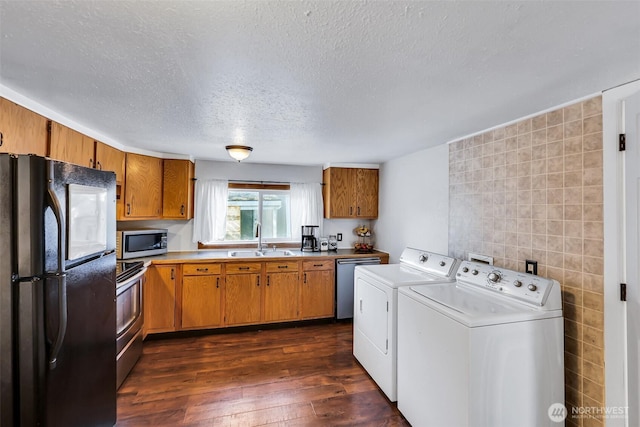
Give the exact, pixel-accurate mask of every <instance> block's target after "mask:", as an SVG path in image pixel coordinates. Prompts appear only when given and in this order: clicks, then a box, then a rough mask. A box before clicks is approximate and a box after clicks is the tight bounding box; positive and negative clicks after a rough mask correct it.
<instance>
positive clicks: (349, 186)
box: [322, 168, 378, 219]
mask: <svg viewBox="0 0 640 427" xmlns="http://www.w3.org/2000/svg"><path fill="white" fill-rule="evenodd" d="M322 179H323V183H324V187H323V189H322V191H323V197H324V217H325V218H362V219H372V218H377V217H378V169H364V168H327V169H325V170H324V171H323V172H322Z"/></svg>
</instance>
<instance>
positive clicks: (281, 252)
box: [263, 249, 297, 257]
mask: <svg viewBox="0 0 640 427" xmlns="http://www.w3.org/2000/svg"><path fill="white" fill-rule="evenodd" d="M263 253H264V256H269V257H277V256H296V255H297V254H296V253H295V252H292V251H289V250H286V249H285V250H275V251H273V250H271V251H264V252H263Z"/></svg>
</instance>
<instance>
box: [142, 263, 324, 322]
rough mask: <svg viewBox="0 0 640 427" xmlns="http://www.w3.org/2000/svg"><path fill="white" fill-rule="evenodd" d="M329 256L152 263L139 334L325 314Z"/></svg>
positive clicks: (307, 317) (312, 316) (288, 319)
mask: <svg viewBox="0 0 640 427" xmlns="http://www.w3.org/2000/svg"><path fill="white" fill-rule="evenodd" d="M334 272H335V260H334V259H319V260H308V259H307V260H304V258H302V259H300V258H299V259H296V260H292V259H286V260H270V261H238V262H187V263H184V264H153V265H152V266H151V267H149V269H148V270H147V281H146V283H145V288H144V310H145V312H144V318H145V334H147V333H161V332H170V331H179V330H193V329H209V328H221V327H227V326H241V325H258V324H263V323H273V322H290V321H298V320H307V319H321V318H331V317H333V316H334V313H335V277H334Z"/></svg>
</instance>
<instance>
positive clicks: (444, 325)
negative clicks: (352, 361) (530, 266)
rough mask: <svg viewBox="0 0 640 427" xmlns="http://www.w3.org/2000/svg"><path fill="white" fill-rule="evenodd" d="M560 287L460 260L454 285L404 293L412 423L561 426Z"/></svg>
mask: <svg viewBox="0 0 640 427" xmlns="http://www.w3.org/2000/svg"><path fill="white" fill-rule="evenodd" d="M563 340H564V327H563V321H562V301H561V295H560V285H559V283H558V282H557V281H555V280H551V279H545V278H542V277H538V276H533V275H530V274H525V273H519V272H516V271H511V270H506V269H500V268H496V267H494V266H490V265H486V264H478V263H473V262H469V261H463V262H462V263H461V264H460V268H459V269H458V272H457V281H456V283H455V284H454V285H451V284H448V285H433V286H412V287H405V288H401V289H400V291H399V296H398V409H399V410H400V412H402V414H403V415H404V416H405V418H406V419H407V420H408V421H409V422H410V423H411V424H412V425H413V426H414V427H420V426H438V427H446V426H452V427H464V426H470V427H512V426H521V427H526V426H532V427H540V426H558V425H559V424H558V423H556V422H554V421H552V420H551V418H550V417H549V415H548V410H549V406H550V405H552V404H554V403H564V354H563V353H564V345H563Z"/></svg>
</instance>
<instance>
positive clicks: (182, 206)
mask: <svg viewBox="0 0 640 427" xmlns="http://www.w3.org/2000/svg"><path fill="white" fill-rule="evenodd" d="M180 215H184V205H181V206H180Z"/></svg>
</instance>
